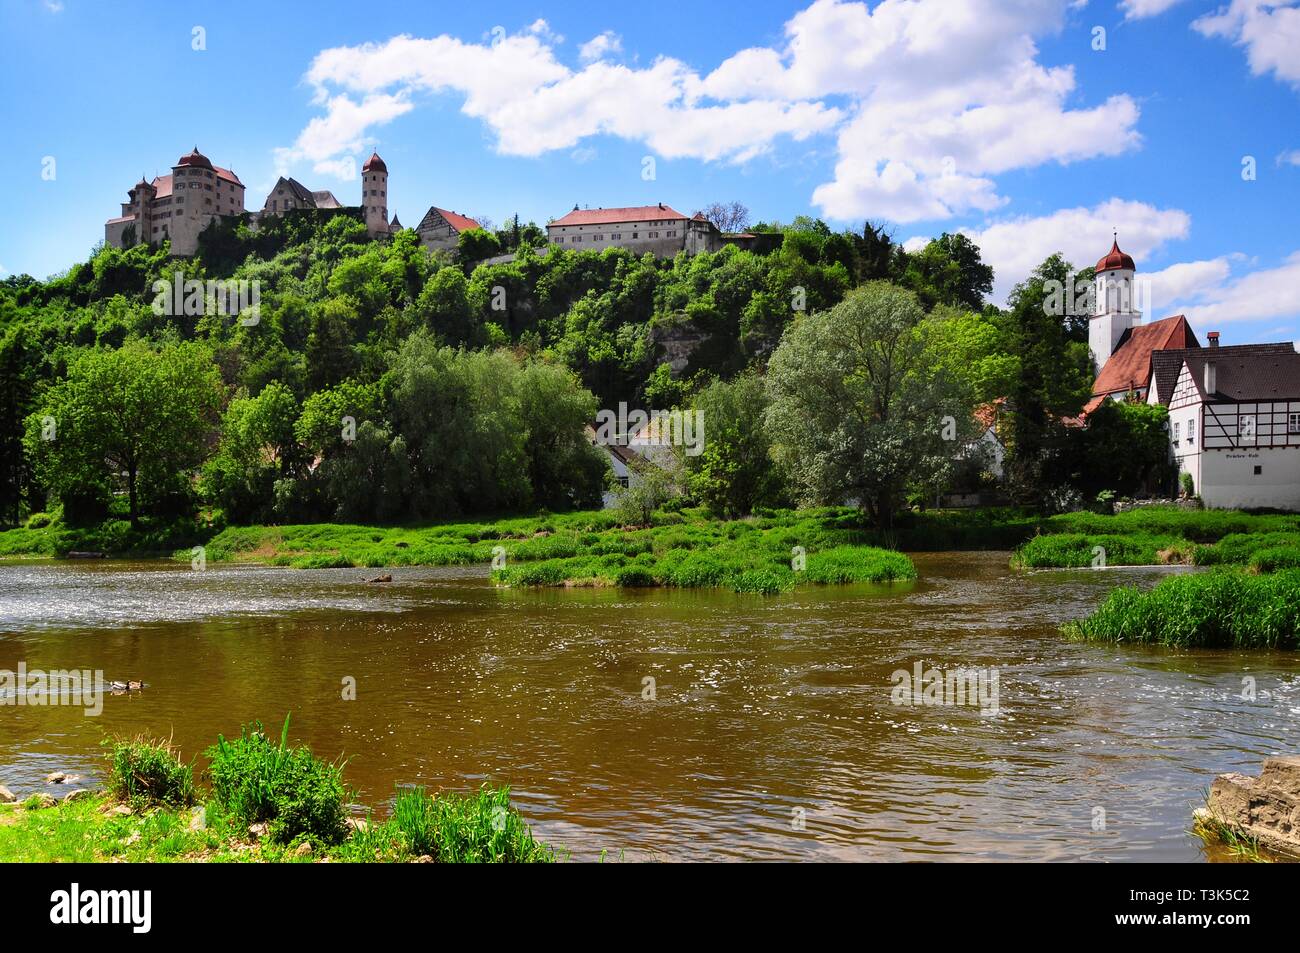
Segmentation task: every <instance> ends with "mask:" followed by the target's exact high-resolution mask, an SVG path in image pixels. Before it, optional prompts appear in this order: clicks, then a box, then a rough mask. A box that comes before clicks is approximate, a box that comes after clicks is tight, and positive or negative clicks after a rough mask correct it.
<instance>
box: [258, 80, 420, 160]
mask: <svg viewBox="0 0 1300 953" xmlns="http://www.w3.org/2000/svg"><path fill="white" fill-rule="evenodd" d="M324 105H325V115H323V116H317V117H315V118H314V119H312V120H311V121H310V122H309V123H307V128H305V129H304V130H303V131H302V132H300V133H299V134H298V138H297V140H296V141H295V142H294V144H293V145H292V146H290V147H288V148H280V149H276V150H275V165H276V173H277V174H278V175H284V174H285V173H286V171H287V170H288V168H289V166H291V165H293V164H294V163H295V162H297V161H299V160H301V159H307V160H310V161H312V162H313V163H314V166H313V167H314V168H315V170H316V171H318V172H323V173H327V174H335V175H338V176H339V177H340V178H342V177H343V175H342V172H341V170H342V169H344V168H345V165H344V163H346V162H347V161H348V159H349V158H350V155H352V154H355V153H357V152H360V151H361V150H362V149H363V147H364V146H365V144H366V143H367V142H368V141H369V136H368V135H367V130H369V129H370V127H371V126H381V125H383V124H384V123H387V122H391V121H392V120H394V119H396V118H397V117H398V116H401V115H402V114H404V113H407V112H410V111H411V109H412V108H413V107H412V105H411V103H410V101H409V100H408V99H407V98H406V96H405V95H404V94H401V93H399V94H397V95H389V94H386V93H375V94H372V95H369V96H366V97H365V98H364V99H362V100H361V101H360V102H358V101H356V100H353V99H351V98H349V97H348V96H346V95H339V96H331V97H328V98H327V99H326V100H325V103H324ZM349 167H350V166H349Z"/></svg>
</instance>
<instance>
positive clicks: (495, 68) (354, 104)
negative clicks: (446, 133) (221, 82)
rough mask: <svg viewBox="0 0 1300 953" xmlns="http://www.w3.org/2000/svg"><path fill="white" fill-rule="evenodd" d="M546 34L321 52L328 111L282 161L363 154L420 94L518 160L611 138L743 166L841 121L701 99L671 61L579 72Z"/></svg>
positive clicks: (602, 65)
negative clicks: (486, 130) (478, 123)
mask: <svg viewBox="0 0 1300 953" xmlns="http://www.w3.org/2000/svg"><path fill="white" fill-rule="evenodd" d="M534 27H536V24H534ZM544 32H545V31H540V30H538V29H533V28H530V29H529V30H528V31H525V32H524V33H521V34H516V35H511V36H506V37H504V38H501V39H500V40H499V41H497V42H495V43H489V44H476V43H465V42H463V41H461V40H458V39H455V38H453V37H449V36H439V37H434V38H432V39H419V38H416V37H410V36H398V37H394V38H392V39H390V40H388V41H387V42H385V43H378V44H376V43H368V44H364V45H362V46H355V47H336V48H334V49H329V50H324V51H322V52H321V53H320V54H318V55H317V57H316V58H315V60H314V61H313V62H312V64H311V67H310V69H309V70H308V71H307V75H306V79H307V81H308V82H309V83H310V84H312V86H314V87H315V90H316V96H315V99H316V101H317V102H318V103H321V104H323V105H324V106H325V107H326V110H327V114H326V116H324V117H318V118H317V119H313V120H312V122H311V123H310V124H309V125H308V127H307V129H305V130H303V132H302V134H301V135H299V137H298V140H297V142H296V143H295V144H294V146H293V147H292V148H291V149H287V150H280V151H279V153H278V155H279V157H281V158H282V159H288V160H294V159H303V158H305V159H309V160H312V161H316V162H319V161H322V160H329V159H333V158H336V157H337V156H339V155H340V154H342V153H345V152H349V151H351V152H355V151H357V149H358V146H359V144H360V143H362V142H363V141H364V140H366V139H367V135H366V133H367V130H368V129H369V128H370V127H371V126H373V125H378V124H380V123H382V122H387V121H389V120H391V119H392V118H394V117H395V116H397V115H401V114H402V113H404V112H406V111H408V110H410V109H411V108H413V105H412V104H413V101H414V98H415V97H416V95H417V94H421V93H443V92H457V93H460V94H461V95H463V96H464V102H463V104H462V106H461V111H462V112H464V113H465V114H466V115H468V116H471V117H474V118H477V119H481V120H483V121H484V122H485V123H486V124H487V125H488V126H489V127H490V128H491V129H492V130H493V132H494V133H495V134H496V141H497V149H498V151H500V152H502V153H504V154H508V155H520V156H536V155H541V154H542V153H545V152H549V151H552V150H555V149H569V148H572V147H574V146H575V145H577V144H578V143H579V142H580V141H581V140H582V139H584V138H586V137H588V136H593V135H597V134H610V135H616V136H620V137H622V138H625V139H629V140H634V141H640V142H644V143H645V144H646V145H647V146H649V147H650V148H651V149H653V150H654V151H655V152H657V153H658V154H660V155H661V156H664V157H667V158H679V157H693V158H699V159H705V160H716V159H729V160H734V161H743V160H745V159H748V158H751V157H753V156H754V155H757V154H759V153H761V152H763V151H766V150H767V149H769V148H770V147H771V145H772V143H773V141H774V140H775V139H777V138H778V137H780V136H787V135H788V136H791V137H793V138H794V139H796V140H802V139H805V138H807V137H808V136H810V135H812V134H814V133H817V132H821V131H825V130H827V129H830V128H832V127H833V126H835V125H836V124H837V123H838V122H839V121H840V119H841V118H842V114H841V112H840V111H839V110H838V109H835V108H833V107H829V106H826V105H824V104H822V103H814V102H786V101H778V100H762V101H750V102H732V103H720V104H712V103H702V102H700V101H699V97H698V94H697V93H696V90H698V87H699V85H700V79H699V76H698V75H697V74H695V73H694V72H692V71H691V70H690V69H688V68H687V67H686V66H685V64H683V63H681V62H680V61H678V60H674V59H669V58H660V59H658V60H656V61H655V62H654V63H653V64H652V65H651V66H649V67H646V68H644V69H631V68H628V67H626V66H621V65H617V64H613V63H608V62H604V61H601V62H594V63H590V64H588V65H587V66H585V67H584V68H583V69H581V70H579V71H576V72H575V71H573V70H570V69H569V68H567V67H565V66H564V65H563V64H561V63H560V62H559V61H558V60H557V59H556V57H555V54H554V51H553V48H552V46H551V45H549V44H548V43H547V42H546V37H545V36H542V35H541V34H542V33H544ZM354 97H362V98H361V100H360V102H359V103H358V101H357V100H356V99H355V98H354Z"/></svg>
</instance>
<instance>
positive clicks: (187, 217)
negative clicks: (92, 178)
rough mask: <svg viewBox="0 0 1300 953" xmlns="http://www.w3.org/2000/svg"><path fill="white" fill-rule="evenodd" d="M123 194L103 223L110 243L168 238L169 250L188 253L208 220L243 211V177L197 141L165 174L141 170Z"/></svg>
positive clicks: (153, 241)
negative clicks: (205, 151)
mask: <svg viewBox="0 0 1300 953" xmlns="http://www.w3.org/2000/svg"><path fill="white" fill-rule="evenodd" d="M126 195H127V201H125V202H123V203H122V214H121V215H119V216H118V217H117V218H110V219H109V220H108V221H107V222H105V223H104V241H105V242H106V243H108V244H109V245H112V246H113V247H114V248H129V247H130V246H132V245H137V244H157V243H159V242H162V241H164V240H165V239H171V243H172V254H174V255H193V254H194V252H195V251H197V250H198V247H199V233H200V232H202V231H203V229H205V228H207V227H208V223H209V222H212V221H214V220H216V219H217V218H218V217H223V218H224V217H227V216H231V215H242V214H243V213H244V183H243V182H240V181H239V176H237V175H235V173H234V172H232V171H231V170H230V169H223V168H221V167H220V166H215V165H213V164H212V162H211V161H209V159H208V157H207V156H205V155H204V154H203V153H201V152H199V149H198V146H195V147H194V149H193V150H192V151H191V152H189V153H188V154H186V155H183V156H181V157H180V158H179V159H177V160H176V164H175V165H173V166H172V171H171V174H170V175H159V176H154V178H153V180H152V181H148V180H146V179H145V177H144V176H141V177H140V181H139V182H137V183H136V184H135V185H133V186H132V187H131V189H130V191H128V192H127V193H126Z"/></svg>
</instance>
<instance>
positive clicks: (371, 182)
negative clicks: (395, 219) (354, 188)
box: [361, 152, 388, 238]
mask: <svg viewBox="0 0 1300 953" xmlns="http://www.w3.org/2000/svg"><path fill="white" fill-rule="evenodd" d="M361 209H362V212H363V214H364V216H365V222H366V231H367V232H368V233H369V235H370V237H371V238H378V237H380V236H381V235H387V234H388V166H386V165H384V160H383V159H381V158H379V153H378V152H372V153H371V154H370V158H369V159H367V160H366V164H365V165H363V166H362V167H361Z"/></svg>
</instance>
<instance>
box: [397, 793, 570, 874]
mask: <svg viewBox="0 0 1300 953" xmlns="http://www.w3.org/2000/svg"><path fill="white" fill-rule="evenodd" d="M390 823H391V824H392V825H393V826H394V827H395V828H396V829H397V831H398V832H399V833H400V835H401V838H402V840H403V842H404V844H405V846H406V848H407V850H409V851H410V852H411V853H413V854H416V855H419V856H427V857H430V858H431V859H432V860H433V861H434V862H436V863H447V864H464V863H510V864H517V863H533V862H539V861H540V862H547V861H550V860H553V859H554V855H553V852H552V851H551V850H550V848H548V847H546V846H545V845H543V844H540V843H538V842H537V841H536V840H535V839H534V838H533V835H532V832H531V831H529V829H528V826H527V825H526V824H525V823H524V822H523V820H522V819H521V818H520V817H519V815H518V814H516V813H513V812H512V811H511V810H510V792H509V790H507V789H506V788H500V789H497V790H492V789H490V788H488V787H483V788H481V789H480V790H479V791H478V793H477V794H475V795H471V796H470V797H457V796H455V795H446V796H443V797H431V796H430V795H429V794H428V793H427V792H426V791H425V789H424V788H422V787H413V788H407V789H405V790H403V791H399V792H398V795H397V799H396V801H395V802H394V804H393V816H392V820H391V822H390Z"/></svg>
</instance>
